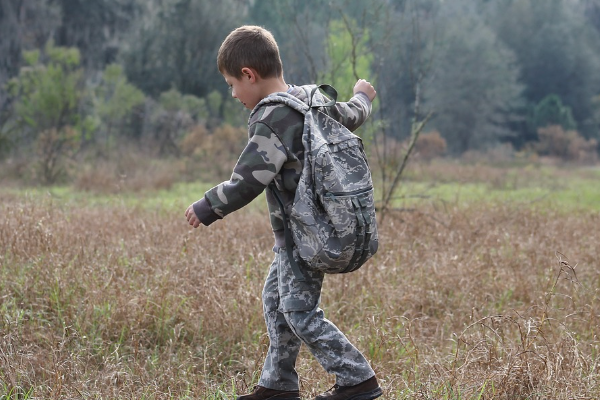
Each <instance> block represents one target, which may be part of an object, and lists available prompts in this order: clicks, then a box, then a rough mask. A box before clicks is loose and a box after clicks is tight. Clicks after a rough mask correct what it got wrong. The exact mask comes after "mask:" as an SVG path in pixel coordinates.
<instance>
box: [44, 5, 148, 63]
mask: <svg viewBox="0 0 600 400" xmlns="http://www.w3.org/2000/svg"><path fill="white" fill-rule="evenodd" d="M54 3H56V4H58V6H59V7H60V14H61V23H60V25H59V26H58V28H57V29H56V33H55V34H54V40H55V42H56V44H57V45H58V46H63V47H76V48H77V49H79V52H80V54H81V57H82V65H83V66H84V68H85V69H86V70H88V71H101V70H103V69H104V67H105V66H106V65H108V64H110V63H113V62H115V61H116V60H117V56H118V53H119V51H120V49H121V46H122V40H123V38H124V37H125V35H126V34H127V32H128V31H129V29H130V27H131V21H134V20H136V19H137V18H138V17H139V14H140V12H141V2H140V0H94V1H88V0H54Z"/></svg>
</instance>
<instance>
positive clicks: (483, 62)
mask: <svg viewBox="0 0 600 400" xmlns="http://www.w3.org/2000/svg"><path fill="white" fill-rule="evenodd" d="M439 29H442V30H443V33H442V37H443V39H442V40H441V43H440V45H439V47H438V52H437V53H436V56H435V60H434V68H433V69H434V70H433V72H432V78H433V79H434V82H432V84H430V85H428V86H427V87H426V88H425V90H426V93H425V95H424V97H425V102H426V105H427V106H428V107H429V108H430V109H433V110H435V113H436V117H435V118H434V120H433V121H432V124H433V125H434V126H435V128H436V129H437V130H439V131H440V132H441V133H442V134H443V135H444V138H445V139H446V140H447V142H448V145H449V150H450V151H451V152H452V153H454V154H461V153H463V152H465V151H466V150H468V149H481V148H484V147H486V146H490V145H492V144H494V143H497V142H499V141H500V140H501V139H503V138H505V137H507V136H511V135H512V134H513V133H512V132H511V130H510V124H509V123H510V122H511V121H512V120H513V119H515V118H516V115H515V112H514V109H515V108H516V105H518V104H519V101H520V94H521V91H522V87H521V85H520V84H519V83H518V77H519V71H518V69H517V67H516V65H515V62H514V61H515V56H514V54H513V52H512V50H511V49H509V48H508V47H506V46H505V45H504V44H503V43H502V42H501V41H499V40H498V39H497V37H496V34H495V33H494V32H493V31H492V30H491V29H490V28H489V27H487V26H486V25H485V24H483V23H482V21H481V19H479V18H478V17H477V15H476V13H475V10H474V9H473V7H471V2H470V1H459V2H457V3H454V7H453V8H451V7H444V8H442V10H441V15H440V22H439ZM474 31H476V32H477V35H473V33H472V32H474ZM466 71H468V72H466ZM465 72H466V73H465Z"/></svg>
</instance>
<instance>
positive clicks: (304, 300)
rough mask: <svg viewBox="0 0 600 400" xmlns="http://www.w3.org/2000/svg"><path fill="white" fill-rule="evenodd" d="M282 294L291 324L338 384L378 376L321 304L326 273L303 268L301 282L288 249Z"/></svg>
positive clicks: (281, 276) (282, 265)
mask: <svg viewBox="0 0 600 400" xmlns="http://www.w3.org/2000/svg"><path fill="white" fill-rule="evenodd" d="M279 256H280V259H281V262H280V264H279V271H278V272H279V274H278V276H279V296H280V299H281V300H280V301H281V308H282V310H283V313H284V316H285V319H286V321H287V324H288V326H289V327H290V328H291V329H292V331H293V332H294V333H295V334H296V335H297V336H298V337H299V338H300V339H301V340H302V342H303V343H305V344H306V345H307V346H308V348H309V350H310V351H311V353H312V354H313V355H314V356H315V358H316V359H317V360H318V361H319V363H320V364H321V365H322V366H323V368H324V369H325V371H327V372H328V373H331V374H334V375H335V376H336V384H338V385H340V386H354V385H357V384H359V383H362V382H364V381H366V380H368V379H369V378H372V377H373V376H375V372H374V371H373V369H372V368H371V366H370V365H369V362H368V361H367V360H366V359H365V357H364V356H363V355H362V354H361V352H360V351H358V349H357V348H356V347H355V346H354V345H352V343H350V341H349V340H348V338H347V337H346V336H345V335H344V334H343V333H342V332H341V331H340V330H339V329H338V328H337V327H336V326H335V325H334V324H333V323H332V322H331V321H329V320H327V319H326V318H325V316H324V314H323V311H322V310H321V309H320V308H319V302H320V297H321V287H322V284H323V278H324V274H323V273H321V272H317V271H307V270H304V271H303V272H304V277H305V278H306V281H305V282H299V281H298V280H297V279H296V277H295V276H294V273H293V272H292V270H291V267H290V263H289V261H288V258H287V254H285V251H280V253H279Z"/></svg>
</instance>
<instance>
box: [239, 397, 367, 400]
mask: <svg viewBox="0 0 600 400" xmlns="http://www.w3.org/2000/svg"><path fill="white" fill-rule="evenodd" d="M373 398H374V397H373ZM236 400H239V397H237V398H236ZM267 400H301V399H300V397H280V396H275V397H269V398H268V399H267Z"/></svg>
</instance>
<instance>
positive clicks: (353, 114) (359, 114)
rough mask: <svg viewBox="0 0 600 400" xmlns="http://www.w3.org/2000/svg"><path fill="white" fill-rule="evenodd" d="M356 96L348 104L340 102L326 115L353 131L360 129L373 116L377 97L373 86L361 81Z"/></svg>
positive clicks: (355, 91) (355, 87) (356, 88)
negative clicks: (372, 111) (372, 104)
mask: <svg viewBox="0 0 600 400" xmlns="http://www.w3.org/2000/svg"><path fill="white" fill-rule="evenodd" d="M353 92H354V96H352V98H351V99H350V100H348V101H347V102H338V103H336V104H335V106H334V107H330V108H327V109H326V111H325V112H326V113H327V114H328V115H329V116H331V117H332V118H333V119H335V120H336V121H338V122H340V123H341V124H342V125H344V126H345V127H346V128H348V129H349V130H351V131H355V130H356V129H358V128H359V127H360V126H361V125H362V124H363V123H364V122H365V121H366V120H367V118H368V117H369V115H370V114H371V102H372V101H373V100H374V99H375V96H377V92H376V91H375V88H374V87H373V85H371V84H370V83H369V82H367V81H366V80H364V79H359V80H358V81H357V82H356V84H355V85H354V89H353Z"/></svg>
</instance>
